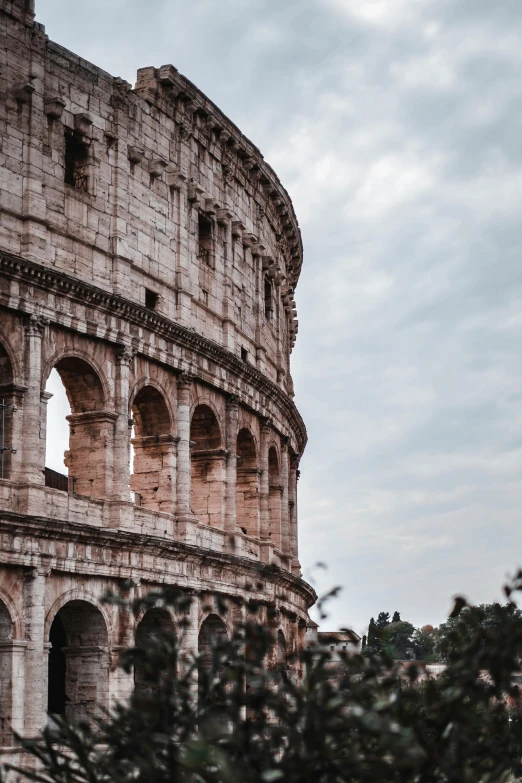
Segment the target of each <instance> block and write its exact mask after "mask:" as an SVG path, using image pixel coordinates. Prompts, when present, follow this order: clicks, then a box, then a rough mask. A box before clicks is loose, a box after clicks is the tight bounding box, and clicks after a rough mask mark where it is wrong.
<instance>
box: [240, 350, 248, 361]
mask: <svg viewBox="0 0 522 783" xmlns="http://www.w3.org/2000/svg"><path fill="white" fill-rule="evenodd" d="M241 359H242V361H244V362H248V351H247V349H246V348H241Z"/></svg>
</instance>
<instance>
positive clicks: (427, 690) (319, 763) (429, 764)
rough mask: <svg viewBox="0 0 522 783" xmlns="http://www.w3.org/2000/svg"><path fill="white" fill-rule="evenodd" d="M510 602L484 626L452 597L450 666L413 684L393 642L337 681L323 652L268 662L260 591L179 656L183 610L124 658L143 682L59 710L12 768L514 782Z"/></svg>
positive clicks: (78, 779) (135, 775)
mask: <svg viewBox="0 0 522 783" xmlns="http://www.w3.org/2000/svg"><path fill="white" fill-rule="evenodd" d="M517 585H518V586H517V589H519V588H522V572H521V573H520V574H519V576H518V582H517ZM113 600H116V599H113ZM189 603H190V597H187V596H185V595H184V594H183V593H182V592H181V591H173V590H170V589H169V590H164V591H159V592H156V593H155V594H154V595H152V596H149V597H148V598H147V599H145V601H138V602H135V603H134V604H133V606H132V608H133V610H134V611H135V612H136V613H138V614H139V613H140V612H141V611H143V608H145V607H146V606H148V607H149V608H150V607H152V606H158V604H159V605H161V606H168V607H169V608H171V609H173V610H175V612H176V615H177V616H179V617H181V618H183V616H185V615H186V613H187V611H188V604H189ZM509 606H510V607H511V608H510V609H509V610H508V609H506V610H505V611H504V612H503V624H502V626H500V625H499V624H493V625H491V626H490V627H488V628H487V632H484V629H483V627H482V626H480V624H477V623H470V617H472V616H474V613H473V612H471V611H470V612H468V611H465V612H462V615H463V617H462V618H461V617H459V612H460V609H461V606H460V605H457V606H456V609H455V612H454V614H453V617H452V619H456V620H457V622H456V623H455V624H454V627H452V629H451V637H452V645H453V646H452V653H451V655H450V656H449V658H448V665H447V668H446V671H445V674H444V676H443V677H441V678H439V679H437V680H428V681H426V682H424V683H422V684H421V685H419V684H418V683H417V679H416V677H417V674H416V670H415V665H414V664H413V665H412V666H411V667H409V669H408V679H407V680H405V679H404V678H403V677H401V676H400V675H399V670H398V667H397V666H396V664H395V663H394V661H393V660H391V659H390V657H389V656H387V655H371V656H369V657H368V658H363V657H362V656H359V655H346V656H345V657H344V672H343V673H342V676H340V677H338V678H336V679H335V682H333V681H332V680H331V679H330V677H329V675H328V671H329V668H328V667H329V662H330V655H329V653H328V652H324V651H321V652H317V650H316V651H312V650H310V651H305V652H303V653H300V654H299V655H288V656H286V661H287V666H286V667H279V666H273V667H269V666H267V665H266V661H267V660H270V659H271V658H270V655H271V650H272V649H273V645H274V643H275V629H276V625H275V621H274V620H273V619H271V618H269V622H268V626H269V627H267V624H266V622H261V615H260V614H259V608H258V607H257V606H256V604H255V603H250V604H249V605H248V606H246V607H245V610H246V612H247V616H248V617H249V619H248V621H247V622H245V623H244V624H243V625H241V626H239V627H238V628H237V630H236V632H235V633H234V636H233V638H232V639H230V640H224V639H221V640H219V641H218V642H217V643H216V645H215V646H214V648H213V650H212V655H211V656H210V658H209V656H208V655H206V656H205V660H204V661H200V660H197V659H196V660H185V659H184V658H183V655H182V651H181V649H180V647H179V642H178V639H179V637H180V635H182V633H183V630H184V625H183V620H180V622H179V627H178V628H177V633H176V634H173V633H170V632H167V631H161V632H158V633H157V634H155V635H154V637H151V639H150V640H149V641H148V642H146V643H144V644H142V645H141V646H140V647H139V648H136V649H134V650H130V651H127V652H126V653H125V654H124V656H123V657H122V661H121V664H122V666H124V668H125V669H126V670H127V671H130V669H131V666H133V665H139V667H140V674H141V678H142V680H143V682H146V683H148V686H149V687H148V688H142V689H140V690H139V691H138V692H135V693H134V695H133V696H132V698H131V699H130V702H129V703H128V704H126V703H125V704H121V705H119V706H118V707H117V708H116V709H114V710H113V711H112V712H111V713H110V714H106V715H101V716H100V718H99V720H98V721H97V723H96V724H95V725H94V726H92V725H91V726H89V725H84V726H71V725H68V724H67V723H65V722H63V721H62V722H60V723H59V724H58V726H57V727H56V728H52V729H50V728H48V729H46V730H45V731H44V735H43V737H42V738H41V739H36V740H20V742H21V745H22V748H23V749H25V751H26V753H29V754H31V756H32V757H33V759H32V760H33V763H32V764H31V768H30V769H28V770H25V771H24V770H17V769H16V768H14V767H10V769H11V770H12V771H15V772H16V773H17V774H18V775H19V776H20V777H21V779H22V780H34V781H39V782H40V783H278V782H279V781H281V782H282V781H284V782H285V783H448V781H451V783H508V781H513V780H516V779H519V778H520V777H521V775H522V761H521V759H522V719H521V717H520V715H519V714H518V711H517V710H516V709H514V708H513V706H512V705H513V703H514V704H515V707H516V704H517V702H513V700H514V699H516V698H517V697H518V690H517V689H516V688H515V687H514V686H513V685H512V682H513V679H514V677H516V676H519V674H520V672H521V667H520V663H519V650H520V647H521V645H522V619H521V617H520V613H519V612H518V611H515V609H516V607H514V605H511V604H509ZM225 610H226V607H225V608H224V609H220V613H221V612H222V611H225ZM271 623H272V627H270V624H271ZM392 625H393V624H392ZM245 649H246V650H247V654H245ZM203 664H204V665H203ZM196 674H197V677H198V688H196ZM198 690H199V697H198V696H197V694H198ZM510 700H511V702H510ZM510 719H511V721H510ZM34 759H36V760H37V761H38V767H37V768H36V769H35V765H34Z"/></svg>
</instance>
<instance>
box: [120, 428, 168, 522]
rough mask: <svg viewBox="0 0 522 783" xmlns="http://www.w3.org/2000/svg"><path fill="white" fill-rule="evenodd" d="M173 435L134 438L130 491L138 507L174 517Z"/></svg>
mask: <svg viewBox="0 0 522 783" xmlns="http://www.w3.org/2000/svg"><path fill="white" fill-rule="evenodd" d="M178 442H179V440H178V438H175V437H174V436H173V435H147V436H145V437H143V438H133V440H132V445H133V446H134V473H133V474H132V476H131V489H132V491H133V492H136V493H137V494H138V495H139V496H140V498H139V503H138V504H139V505H140V506H143V508H149V509H151V510H153V511H163V512H165V513H166V514H174V513H175V510H176V444H177V443H178Z"/></svg>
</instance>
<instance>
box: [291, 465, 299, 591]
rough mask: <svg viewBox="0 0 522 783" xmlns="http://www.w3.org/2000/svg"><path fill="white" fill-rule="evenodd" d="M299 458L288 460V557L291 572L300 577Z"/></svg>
mask: <svg viewBox="0 0 522 783" xmlns="http://www.w3.org/2000/svg"><path fill="white" fill-rule="evenodd" d="M298 466H299V456H298V455H297V454H292V456H291V458H290V482H289V496H290V501H289V507H290V556H291V558H292V572H293V573H294V574H296V575H297V576H301V566H300V564H299V558H298V540H297V481H298V479H299V469H298Z"/></svg>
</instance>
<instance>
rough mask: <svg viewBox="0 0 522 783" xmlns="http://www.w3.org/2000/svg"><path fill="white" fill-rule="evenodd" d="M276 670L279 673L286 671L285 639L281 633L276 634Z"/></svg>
mask: <svg viewBox="0 0 522 783" xmlns="http://www.w3.org/2000/svg"><path fill="white" fill-rule="evenodd" d="M276 651H277V668H278V669H279V671H283V670H284V669H286V639H285V635H284V633H283V632H282V631H278V632H277V650H276Z"/></svg>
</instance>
